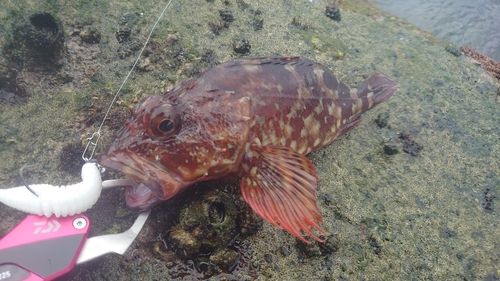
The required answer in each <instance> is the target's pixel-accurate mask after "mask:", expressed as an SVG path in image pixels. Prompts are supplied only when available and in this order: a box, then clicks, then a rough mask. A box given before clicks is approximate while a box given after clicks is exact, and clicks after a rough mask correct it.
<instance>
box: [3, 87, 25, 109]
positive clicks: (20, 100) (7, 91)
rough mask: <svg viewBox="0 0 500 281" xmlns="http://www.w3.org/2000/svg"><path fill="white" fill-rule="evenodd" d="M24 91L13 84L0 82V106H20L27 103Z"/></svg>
mask: <svg viewBox="0 0 500 281" xmlns="http://www.w3.org/2000/svg"><path fill="white" fill-rule="evenodd" d="M28 97H29V94H28V93H27V92H26V89H25V88H24V87H23V86H21V85H19V84H16V83H15V82H0V104H2V105H14V106H15V105H21V104H24V103H26V102H27V101H28Z"/></svg>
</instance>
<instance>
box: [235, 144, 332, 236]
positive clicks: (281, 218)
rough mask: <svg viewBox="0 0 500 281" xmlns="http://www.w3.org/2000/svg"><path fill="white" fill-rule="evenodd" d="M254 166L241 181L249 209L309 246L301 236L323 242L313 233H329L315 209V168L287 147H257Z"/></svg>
mask: <svg viewBox="0 0 500 281" xmlns="http://www.w3.org/2000/svg"><path fill="white" fill-rule="evenodd" d="M251 149H253V150H254V152H255V153H254V155H258V156H256V157H255V159H254V161H252V164H253V166H252V167H251V168H250V170H249V172H248V174H247V175H245V176H244V177H243V179H242V181H241V184H240V187H241V193H242V195H243V198H244V199H245V201H246V202H247V203H248V204H249V205H250V207H251V208H252V209H253V210H254V211H255V212H256V213H257V214H259V215H260V216H262V217H263V218H264V219H265V220H267V221H268V222H270V223H272V224H274V225H275V226H277V227H278V228H282V229H285V230H286V231H288V232H289V233H290V234H292V235H293V236H295V237H297V238H299V239H300V240H302V241H304V242H306V243H310V241H308V240H306V239H305V238H304V237H303V234H302V233H301V230H302V231H303V232H304V233H307V234H308V235H309V236H311V237H312V238H313V239H314V240H316V241H319V242H321V239H319V238H318V237H317V236H316V235H315V234H314V233H313V232H312V231H311V229H312V228H316V230H318V231H319V232H321V233H323V234H326V231H324V230H323V229H321V227H319V225H318V223H319V222H321V221H322V218H321V215H320V214H319V210H318V207H317V205H316V184H317V182H318V177H317V172H316V168H315V167H314V164H313V163H312V162H311V160H309V159H308V158H307V157H305V156H304V155H301V154H299V153H297V152H296V151H294V150H292V149H291V148H287V147H276V146H275V147H255V148H251Z"/></svg>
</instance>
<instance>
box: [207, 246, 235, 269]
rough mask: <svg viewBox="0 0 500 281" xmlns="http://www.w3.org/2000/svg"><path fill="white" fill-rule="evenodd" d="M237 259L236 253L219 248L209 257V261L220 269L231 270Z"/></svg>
mask: <svg viewBox="0 0 500 281" xmlns="http://www.w3.org/2000/svg"><path fill="white" fill-rule="evenodd" d="M238 257H239V254H238V252H237V251H235V250H232V249H229V248H226V247H219V248H217V249H216V250H215V251H214V252H213V253H212V254H211V255H210V261H211V262H213V263H214V264H216V265H218V266H220V267H222V268H231V267H232V266H233V265H234V264H235V263H236V262H237V261H238Z"/></svg>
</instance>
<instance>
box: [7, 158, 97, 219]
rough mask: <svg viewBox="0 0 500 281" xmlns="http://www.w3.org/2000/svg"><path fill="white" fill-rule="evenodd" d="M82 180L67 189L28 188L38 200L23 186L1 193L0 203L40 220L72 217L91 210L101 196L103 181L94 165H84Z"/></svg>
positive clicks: (41, 185) (42, 186)
mask: <svg viewBox="0 0 500 281" xmlns="http://www.w3.org/2000/svg"><path fill="white" fill-rule="evenodd" d="M82 180H83V181H82V182H80V183H76V184H73V185H67V186H53V185H49V184H34V185H30V187H31V189H33V191H35V193H36V194H38V197H37V196H35V195H34V194H32V193H31V192H29V191H28V189H27V188H26V187H25V186H18V187H13V188H9V189H0V202H2V203H4V204H5V205H7V206H9V207H12V208H15V209H18V210H20V211H24V212H27V213H30V214H36V215H39V216H41V215H44V216H46V217H50V216H52V215H55V216H56V217H61V216H62V217H66V216H72V215H75V214H79V213H82V212H84V211H86V210H87V209H89V208H90V207H92V206H93V205H94V204H95V202H97V199H98V198H99V196H100V195H101V190H102V180H101V174H100V172H99V169H98V168H97V165H96V164H94V163H86V164H85V165H83V167H82Z"/></svg>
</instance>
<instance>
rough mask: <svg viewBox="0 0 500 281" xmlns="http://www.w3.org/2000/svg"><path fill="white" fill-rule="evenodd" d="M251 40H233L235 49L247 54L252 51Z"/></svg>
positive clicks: (237, 51) (239, 52)
mask: <svg viewBox="0 0 500 281" xmlns="http://www.w3.org/2000/svg"><path fill="white" fill-rule="evenodd" d="M251 48H252V46H250V42H248V40H246V39H237V40H234V41H233V50H234V51H235V52H236V53H238V54H246V53H249V52H250V49H251Z"/></svg>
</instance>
